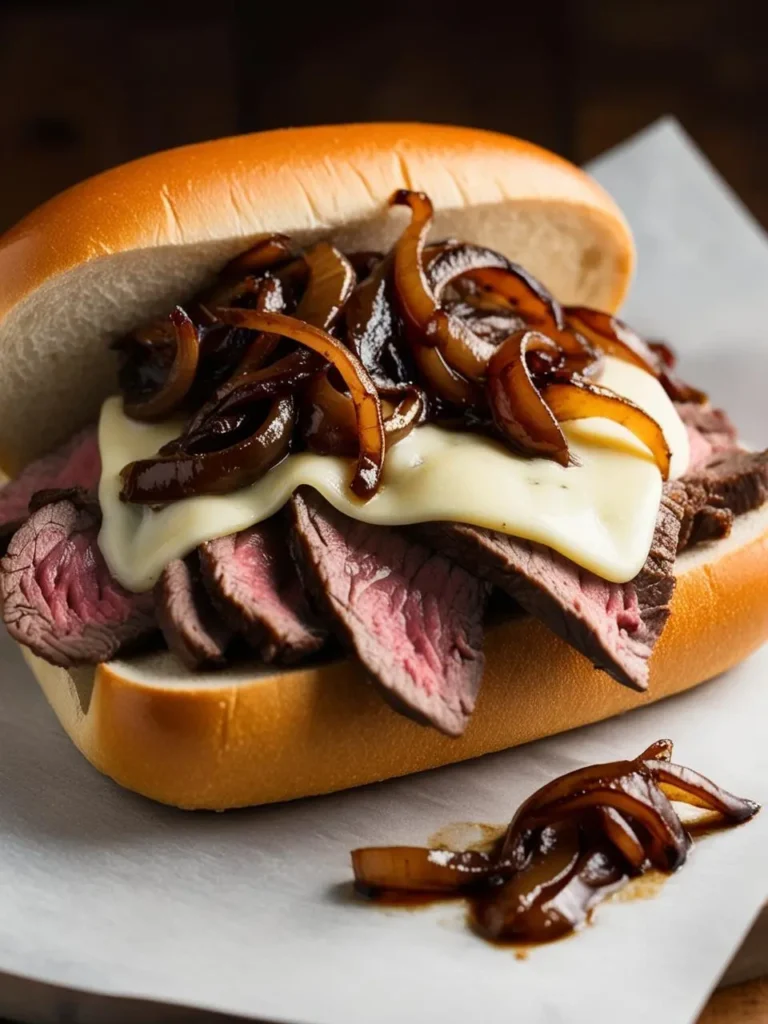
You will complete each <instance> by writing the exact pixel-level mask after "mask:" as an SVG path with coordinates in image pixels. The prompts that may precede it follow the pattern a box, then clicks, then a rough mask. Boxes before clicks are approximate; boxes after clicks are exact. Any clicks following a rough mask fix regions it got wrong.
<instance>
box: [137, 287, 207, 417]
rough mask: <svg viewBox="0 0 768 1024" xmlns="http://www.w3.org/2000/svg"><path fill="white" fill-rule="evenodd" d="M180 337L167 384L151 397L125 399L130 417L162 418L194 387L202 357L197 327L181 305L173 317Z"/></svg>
mask: <svg viewBox="0 0 768 1024" xmlns="http://www.w3.org/2000/svg"><path fill="white" fill-rule="evenodd" d="M169 321H170V324H171V326H172V328H173V334H174V336H175V338H176V354H175V355H174V358H173V363H172V364H171V368H170V370H169V372H168V377H167V378H166V381H165V383H164V384H163V386H162V387H161V388H160V390H159V391H156V392H155V393H154V394H153V395H150V397H149V398H146V399H144V400H143V401H137V402H125V405H124V408H125V413H126V415H127V416H130V417H131V419H134V420H161V419H164V418H166V417H167V416H171V415H172V414H173V413H174V412H175V411H176V410H177V409H178V407H179V406H180V405H181V403H182V402H183V401H184V399H185V398H186V396H187V393H188V392H189V389H190V388H191V387H192V384H193V382H194V379H195V374H196V373H197V364H198V360H199V358H200V338H199V335H198V333H197V328H196V327H195V325H194V324H193V323H192V321H191V320H190V318H189V317H188V316H187V314H186V313H185V312H184V310H183V309H182V308H181V306H176V308H175V309H174V311H173V312H172V313H171V315H170V317H169Z"/></svg>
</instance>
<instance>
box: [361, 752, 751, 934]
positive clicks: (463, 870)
mask: <svg viewBox="0 0 768 1024" xmlns="http://www.w3.org/2000/svg"><path fill="white" fill-rule="evenodd" d="M671 753H672V743H671V742H670V741H669V740H658V741H657V742H656V743H653V744H651V746H649V747H648V748H647V749H646V750H645V751H643V753H642V754H641V755H640V756H639V757H638V758H636V759H635V760H633V761H614V762H611V763H609V764H599V765H593V766H592V767H588V768H581V769H578V770H577V771H574V772H570V773H568V774H567V775H564V776H562V777H561V778H559V779H554V780H553V781H552V782H550V783H548V784H547V785H545V786H543V787H542V788H541V789H540V790H538V791H537V792H536V793H534V794H533V795H532V796H530V797H529V798H528V799H527V800H526V801H525V803H524V804H523V805H522V806H521V807H520V809H519V810H518V812H517V813H516V814H515V817H514V818H513V820H512V822H511V824H510V825H509V828H508V829H507V832H506V835H505V837H504V840H503V842H501V843H498V844H496V846H495V847H494V849H493V851H492V852H491V853H489V854H477V853H474V852H469V853H467V854H464V855H462V854H460V853H457V852H452V851H431V852H430V851H428V850H421V849H414V848H411V847H392V848H375V849H370V850H355V851H354V853H353V855H352V858H353V866H354V870H355V880H356V883H357V884H358V886H362V887H363V888H364V889H365V891H366V894H367V895H372V896H375V895H376V890H382V889H383V890H388V891H389V899H388V902H389V901H391V898H392V894H391V890H400V891H406V892H408V893H413V892H421V893H426V894H433V895H434V897H437V898H439V897H440V896H445V895H456V896H462V895H463V896H465V897H466V898H467V899H468V900H469V901H470V909H471V920H472V923H473V925H474V928H475V930H476V931H477V932H479V933H481V934H482V935H485V936H487V937H489V938H491V939H494V940H499V939H512V940H517V941H520V940H522V941H526V942H544V941H551V940H552V939H556V938H559V937H560V936H562V935H565V934H568V933H570V932H572V931H574V930H575V929H577V928H578V927H580V926H581V925H582V924H583V923H584V922H585V921H587V920H588V916H589V912H590V909H591V908H592V907H593V906H594V905H595V904H596V903H597V902H598V901H599V900H600V899H602V898H604V897H605V896H607V895H608V894H609V893H611V892H613V891H615V890H616V889H617V888H618V887H620V886H621V885H623V884H624V883H625V882H626V881H627V879H628V877H629V876H631V875H637V874H642V873H643V872H644V871H646V870H647V869H648V868H649V866H650V865H655V866H656V867H659V868H661V869H663V870H665V871H674V870H676V869H677V868H679V867H680V866H681V865H682V864H683V863H684V861H685V859H686V857H687V853H688V849H689V847H690V842H691V840H690V836H689V835H688V833H687V832H686V830H685V828H684V827H683V824H682V822H681V821H680V819H679V818H678V816H677V815H676V813H675V811H674V808H673V807H672V804H671V803H670V799H669V797H672V798H673V799H681V800H686V801H687V802H689V803H694V804H696V805H697V806H701V807H706V808H708V809H713V810H717V811H719V812H720V813H721V814H722V815H724V816H725V818H726V819H727V820H728V821H730V822H734V823H738V822H741V821H746V820H747V819H748V818H750V817H752V816H753V815H754V814H755V813H756V812H757V810H759V808H758V805H757V804H754V803H753V802H752V801H750V800H741V799H740V798H738V797H735V796H733V795H732V794H730V793H725V792H724V791H723V790H721V789H719V787H717V786H715V785H714V783H712V782H710V781H709V780H707V779H704V778H703V777H702V776H700V775H699V774H698V773H696V772H692V771H690V770H689V769H687V768H681V767H679V766H678V765H673V764H670V762H669V761H668V760H667V758H668V757H669V756H670V755H671ZM649 755H650V756H649ZM662 790H666V793H665V792H663V791H662ZM465 857H466V858H467V859H466V860H465V859H464V858H465Z"/></svg>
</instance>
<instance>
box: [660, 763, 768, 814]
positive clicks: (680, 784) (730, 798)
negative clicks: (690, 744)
mask: <svg viewBox="0 0 768 1024" xmlns="http://www.w3.org/2000/svg"><path fill="white" fill-rule="evenodd" d="M644 763H645V766H646V768H647V769H648V771H649V772H650V773H651V775H652V776H653V778H654V780H655V781H656V782H657V783H658V785H659V788H660V789H661V790H662V792H663V793H665V794H666V795H667V796H668V797H669V799H670V800H678V801H680V802H681V803H686V804H692V805H693V806H694V807H703V808H705V809H706V810H708V811H717V812H718V814H721V815H722V816H723V817H724V818H727V819H728V820H729V821H734V822H742V821H748V820H749V819H750V818H752V817H754V815H755V814H757V812H758V811H759V810H760V805H759V804H756V803H755V802H754V801H753V800H744V799H742V798H741V797H738V796H734V795H733V793H728V792H727V791H726V790H724V789H721V788H720V787H719V786H716V785H715V783H714V782H711V781H710V780H709V779H707V778H705V777H704V776H703V775H700V774H699V773H698V772H695V771H693V769H691V768H683V767H682V766H681V765H678V764H671V763H670V762H669V761H662V760H659V761H653V760H647V761H645V762H644Z"/></svg>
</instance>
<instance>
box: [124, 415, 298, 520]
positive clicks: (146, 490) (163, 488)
mask: <svg viewBox="0 0 768 1024" xmlns="http://www.w3.org/2000/svg"><path fill="white" fill-rule="evenodd" d="M295 408H296V405H295V401H294V399H293V398H288V397H283V398H278V399H276V400H275V401H274V402H273V403H272V405H271V406H270V409H269V412H268V413H267V417H266V419H265V421H264V423H263V424H262V425H261V426H260V427H259V428H258V429H257V430H255V431H254V432H253V433H252V434H251V435H250V436H249V437H247V438H246V439H245V440H243V441H240V442H238V443H237V444H233V445H231V446H230V447H229V448H223V449H221V450H220V451H216V452H208V453H205V454H198V455H188V454H186V453H181V454H174V455H165V456H163V455H161V456H158V457H156V458H153V459H140V460H139V461H137V462H131V463H129V465H127V466H126V467H125V468H124V469H123V470H122V472H121V474H120V478H121V481H122V489H121V491H120V498H121V499H122V500H123V501H131V502H135V503H137V504H141V505H163V504H166V503H167V502H171V501H181V500H182V499H183V498H190V497H194V496H196V495H200V494H226V493H228V492H229V491H234V490H237V489H238V488H240V487H246V486H248V484H252V483H254V482H255V481H256V480H258V479H259V478H260V477H262V476H263V475H264V474H265V473H266V472H267V470H268V469H271V468H272V466H275V465H277V463H278V462H281V461H282V460H283V459H284V458H285V456H286V455H287V454H288V452H289V450H290V444H291V435H292V433H293V428H294V425H295V418H296V417H295Z"/></svg>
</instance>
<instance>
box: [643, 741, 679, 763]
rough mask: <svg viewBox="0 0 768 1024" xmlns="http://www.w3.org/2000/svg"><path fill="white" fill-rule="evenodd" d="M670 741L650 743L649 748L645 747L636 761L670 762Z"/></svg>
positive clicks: (671, 747)
mask: <svg viewBox="0 0 768 1024" xmlns="http://www.w3.org/2000/svg"><path fill="white" fill-rule="evenodd" d="M673 746H674V745H673V743H672V740H656V741H655V742H654V743H651V745H650V746H649V747H646V748H645V750H644V751H643V752H642V754H641V755H640V756H639V757H638V758H637V760H638V761H671V760H672V750H673Z"/></svg>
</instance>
